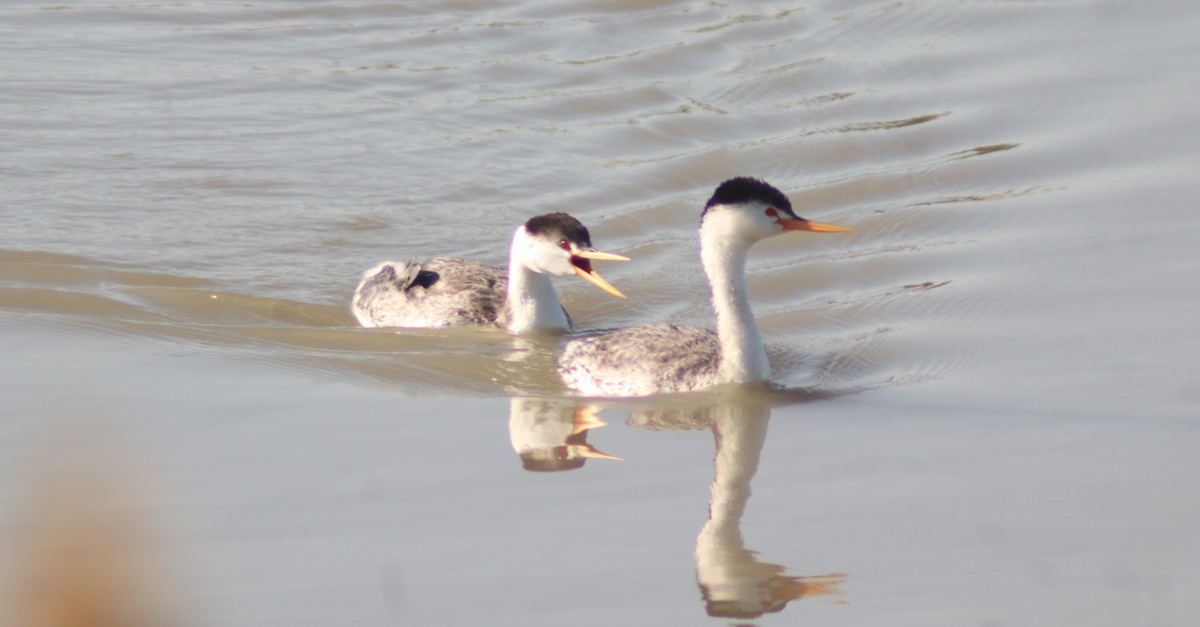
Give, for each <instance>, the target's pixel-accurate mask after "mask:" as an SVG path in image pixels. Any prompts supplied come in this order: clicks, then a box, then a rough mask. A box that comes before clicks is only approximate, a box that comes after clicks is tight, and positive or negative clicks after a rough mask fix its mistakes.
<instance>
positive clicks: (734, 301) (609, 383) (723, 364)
mask: <svg viewBox="0 0 1200 627" xmlns="http://www.w3.org/2000/svg"><path fill="white" fill-rule="evenodd" d="M789 230H803V231H816V232H827V233H832V232H845V231H849V230H850V229H848V228H845V227H839V226H834V225H830V224H821V223H818V222H811V221H809V220H805V219H803V218H799V217H797V216H796V214H795V213H793V212H792V206H791V202H790V201H789V200H788V199H787V196H784V195H783V193H782V192H780V191H779V190H777V189H775V188H774V187H772V186H771V185H769V184H767V183H765V182H763V181H760V180H758V179H752V178H747V177H738V178H734V179H730V180H728V181H725V182H724V183H722V184H721V185H720V186H719V187H717V189H716V191H715V192H714V193H713V195H712V197H711V198H710V199H709V201H708V203H707V204H706V205H705V208H704V213H703V214H702V215H701V219H700V258H701V261H702V263H703V265H704V272H705V274H706V275H707V276H708V281H709V285H710V288H711V296H712V305H713V310H714V312H715V313H716V319H717V320H716V321H717V329H716V332H715V333H714V332H713V331H709V330H707V329H699V328H695V327H681V326H675V325H645V326H638V327H630V328H627V329H621V330H619V331H614V332H612V333H608V334H603V335H596V336H592V337H586V338H582V339H578V340H574V341H571V342H569V343H568V344H567V346H566V348H565V350H564V351H563V354H562V356H561V357H560V358H559V362H558V372H559V376H560V377H561V378H562V380H563V383H565V384H566V385H567V387H570V388H572V389H574V390H576V391H578V392H581V393H583V394H586V395H589V396H646V395H649V394H660V393H673V392H689V391H695V390H702V389H705V388H709V387H712V386H715V385H721V384H725V383H751V382H756V381H766V380H767V379H768V378H769V377H770V374H771V370H770V366H769V365H768V362H767V353H766V349H765V347H764V346H763V342H762V338H761V337H760V336H759V332H758V325H757V324H755V322H754V313H753V312H752V311H751V310H750V300H749V296H748V294H747V292H746V281H745V274H746V272H745V266H746V255H747V253H748V252H749V250H750V247H751V246H752V245H754V244H755V243H756V242H758V241H759V240H762V239H765V238H767V237H771V236H774V235H778V234H781V233H783V232H785V231H789Z"/></svg>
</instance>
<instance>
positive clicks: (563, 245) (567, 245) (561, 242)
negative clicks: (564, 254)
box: [558, 239, 571, 250]
mask: <svg viewBox="0 0 1200 627" xmlns="http://www.w3.org/2000/svg"><path fill="white" fill-rule="evenodd" d="M558 247H559V248H561V249H563V250H571V243H570V242H568V241H567V240H565V239H560V240H558Z"/></svg>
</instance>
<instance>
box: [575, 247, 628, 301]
mask: <svg viewBox="0 0 1200 627" xmlns="http://www.w3.org/2000/svg"><path fill="white" fill-rule="evenodd" d="M591 259H602V260H605V261H629V257H622V256H621V255H614V254H612V253H602V252H600V251H598V250H581V251H579V252H577V253H575V254H573V255H571V265H572V266H574V267H575V274H577V275H579V278H581V279H584V280H585V281H587V282H589V283H591V284H592V285H595V286H596V287H598V288H600V289H602V290H604V291H606V292H608V293H609V294H612V295H613V296H617V297H620V298H625V295H624V294H622V293H621V292H620V291H618V290H617V288H615V287H613V286H612V285H609V283H608V281H605V280H604V279H603V278H602V277H601V276H600V275H599V274H597V273H596V271H595V270H593V269H592V264H591V262H590V261H589V260H591Z"/></svg>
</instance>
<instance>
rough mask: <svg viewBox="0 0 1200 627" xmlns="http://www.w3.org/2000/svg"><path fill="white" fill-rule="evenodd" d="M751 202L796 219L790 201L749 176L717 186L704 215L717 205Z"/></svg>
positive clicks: (770, 187) (706, 205) (768, 185)
mask: <svg viewBox="0 0 1200 627" xmlns="http://www.w3.org/2000/svg"><path fill="white" fill-rule="evenodd" d="M753 201H758V202H761V203H763V204H765V205H769V206H771V207H774V208H775V209H777V210H779V211H781V212H783V213H785V214H787V215H789V216H791V217H793V218H795V217H797V216H796V213H795V212H793V211H792V201H790V200H788V197H787V196H785V195H784V193H783V192H781V191H779V190H778V189H775V187H774V186H773V185H771V184H770V183H768V182H766V181H764V180H762V179H756V178H753V177H749V176H738V177H734V178H731V179H729V180H728V181H725V182H724V183H721V184H720V185H718V186H717V189H716V191H714V192H713V195H712V197H711V198H709V199H708V202H707V203H705V205H704V213H708V210H709V209H710V208H712V207H715V206H717V205H736V204H739V203H744V202H753ZM704 213H702V214H700V219H701V220H703V219H704Z"/></svg>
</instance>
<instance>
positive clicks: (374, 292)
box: [351, 213, 625, 333]
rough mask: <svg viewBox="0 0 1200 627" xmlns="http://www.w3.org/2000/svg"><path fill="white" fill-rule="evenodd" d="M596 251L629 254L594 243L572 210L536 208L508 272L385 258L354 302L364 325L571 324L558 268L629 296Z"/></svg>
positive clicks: (465, 262)
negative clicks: (600, 267)
mask: <svg viewBox="0 0 1200 627" xmlns="http://www.w3.org/2000/svg"><path fill="white" fill-rule="evenodd" d="M591 259H610V260H624V259H625V258H624V257H621V256H619V255H613V254H610V253H602V252H599V251H597V250H595V249H593V248H592V244H591V238H590V236H589V234H588V231H587V228H586V227H584V226H583V225H582V224H581V223H580V222H579V221H578V220H576V219H575V218H573V217H571V216H569V215H567V214H565V213H553V214H547V215H544V216H537V217H535V218H532V219H530V220H529V221H527V222H526V223H525V224H523V225H521V226H520V227H518V228H517V230H516V232H515V233H514V234H513V240H512V247H511V248H510V252H509V269H508V271H507V272H506V271H504V270H501V269H499V268H494V267H492V266H489V265H486V264H483V263H480V262H478V261H473V260H470V259H461V258H458V257H434V258H433V259H430V260H429V261H426V262H424V263H416V262H412V261H406V262H397V261H385V262H383V263H381V264H379V265H377V266H375V267H374V268H371V269H370V270H368V271H366V272H365V273H364V274H363V276H362V280H361V281H360V282H359V284H358V289H356V290H355V291H354V298H353V299H352V301H351V309H352V310H353V312H354V316H355V318H357V319H358V321H359V324H361V325H362V326H365V327H448V326H485V327H498V328H503V329H508V330H509V331H512V332H514V333H525V332H530V331H567V330H570V328H571V318H570V316H569V315H568V314H567V311H566V309H564V308H563V307H562V305H560V304H559V302H558V295H557V293H556V292H555V291H554V285H553V284H552V283H551V282H550V276H551V275H567V274H576V275H578V276H580V277H581V278H584V279H586V280H588V281H590V282H592V283H594V284H595V285H596V286H598V287H600V288H601V289H603V290H605V291H607V292H609V293H610V294H614V295H616V296H622V294H621V293H620V292H618V291H617V290H616V289H615V288H613V287H612V286H611V285H609V284H608V282H607V281H605V280H604V279H602V278H600V275H598V274H596V272H595V271H594V270H592V268H591V263H590V261H589V260H591Z"/></svg>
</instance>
